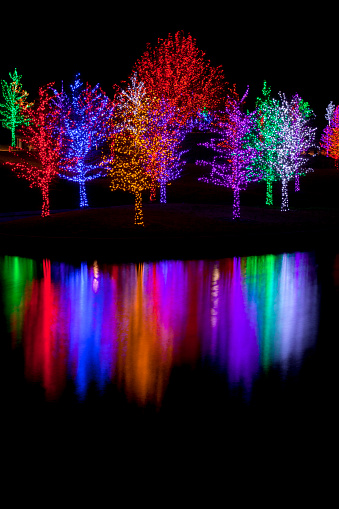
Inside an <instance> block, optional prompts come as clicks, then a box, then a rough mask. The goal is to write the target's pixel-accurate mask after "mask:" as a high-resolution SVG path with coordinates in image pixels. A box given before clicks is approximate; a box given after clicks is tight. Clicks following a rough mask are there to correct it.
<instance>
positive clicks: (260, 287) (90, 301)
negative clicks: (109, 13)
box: [0, 253, 319, 407]
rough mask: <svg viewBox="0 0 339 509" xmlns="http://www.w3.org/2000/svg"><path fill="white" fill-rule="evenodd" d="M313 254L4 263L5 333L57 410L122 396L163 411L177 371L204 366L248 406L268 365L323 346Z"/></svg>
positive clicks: (284, 367) (281, 364)
mask: <svg viewBox="0 0 339 509" xmlns="http://www.w3.org/2000/svg"><path fill="white" fill-rule="evenodd" d="M315 267H316V266H315V263H314V260H313V258H312V255H311V254H309V253H294V254H283V255H267V256H251V257H247V258H228V259H222V260H217V261H208V260H205V261H160V262H152V263H142V264H119V265H104V264H98V263H97V262H94V263H93V265H88V264H87V263H81V264H80V265H79V266H72V265H69V264H67V263H59V262H51V261H50V260H43V261H42V262H38V261H35V260H29V259H25V258H19V257H9V256H6V257H2V258H0V281H1V286H2V301H3V304H4V306H3V307H4V314H5V323H6V327H7V334H9V335H10V337H11V341H12V348H13V350H18V349H21V350H22V352H23V357H24V370H25V374H24V376H25V379H26V381H27V382H28V383H37V384H40V385H41V386H42V387H43V389H44V393H45V398H46V400H47V401H57V400H58V399H59V398H60V397H61V396H62V394H63V391H64V390H65V387H66V385H67V383H68V382H69V380H71V381H72V383H73V384H74V386H75V391H76V395H77V398H78V399H79V400H85V399H86V397H87V393H88V390H89V387H90V386H92V385H93V384H94V385H95V387H96V390H97V391H98V393H102V392H103V391H105V389H106V388H107V386H108V385H112V384H113V385H114V387H116V388H117V389H118V390H119V391H120V392H121V393H123V394H124V396H125V397H126V398H127V399H128V401H131V402H137V403H138V404H139V405H141V406H144V405H147V404H152V405H155V406H157V407H160V406H161V403H162V400H163V397H164V394H165V392H166V389H167V387H168V385H169V383H170V376H171V373H172V370H173V368H174V367H177V366H190V367H192V368H194V367H195V366H198V365H199V366H200V367H201V366H206V367H208V368H211V369H213V370H214V371H215V372H217V373H219V374H222V375H223V377H224V380H225V383H226V384H228V386H229V387H236V388H239V387H241V388H242V390H243V391H244V393H245V394H247V395H250V393H251V388H252V385H253V383H254V381H255V379H256V377H257V376H258V375H259V374H260V373H263V372H265V371H267V370H269V369H270V368H271V367H272V366H273V367H277V368H278V369H279V370H280V371H281V373H282V374H284V373H285V374H287V372H288V371H289V370H291V369H292V370H296V369H298V366H299V364H300V362H301V361H302V358H303V356H304V353H305V351H306V350H308V349H310V348H312V347H313V346H314V345H315V342H316V337H317V332H318V320H319V295H318V293H319V291H318V285H317V275H316V268H315Z"/></svg>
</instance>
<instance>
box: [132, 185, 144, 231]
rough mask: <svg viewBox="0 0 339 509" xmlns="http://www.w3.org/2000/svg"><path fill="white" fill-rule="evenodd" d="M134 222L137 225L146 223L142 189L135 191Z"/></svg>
mask: <svg viewBox="0 0 339 509" xmlns="http://www.w3.org/2000/svg"><path fill="white" fill-rule="evenodd" d="M134 199H135V202H134V224H135V225H137V226H145V225H144V216H143V212H142V194H141V191H135V193H134Z"/></svg>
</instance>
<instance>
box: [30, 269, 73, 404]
mask: <svg viewBox="0 0 339 509" xmlns="http://www.w3.org/2000/svg"><path fill="white" fill-rule="evenodd" d="M58 318H59V303H58V295H57V293H56V292H55V290H54V286H53V283H52V281H51V262H50V261H49V260H44V261H43V278H42V279H41V280H34V281H33V284H32V288H31V294H30V295H29V298H28V299H27V300H26V302H25V317H24V326H23V338H24V341H23V345H24V351H25V376H26V378H27V380H29V381H32V382H37V381H41V382H42V386H43V388H44V389H45V394H46V399H47V400H53V399H57V398H58V397H59V396H60V394H61V393H62V391H63V389H64V387H65V385H66V369H67V362H66V361H67V349H66V346H65V342H64V331H63V325H64V324H63V322H60V321H59V320H58Z"/></svg>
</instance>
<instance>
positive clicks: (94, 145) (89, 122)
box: [58, 75, 114, 207]
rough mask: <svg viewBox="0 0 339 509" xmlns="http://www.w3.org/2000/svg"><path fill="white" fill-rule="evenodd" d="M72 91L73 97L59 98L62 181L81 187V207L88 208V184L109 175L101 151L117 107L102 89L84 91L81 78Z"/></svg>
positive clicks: (60, 96) (85, 88)
mask: <svg viewBox="0 0 339 509" xmlns="http://www.w3.org/2000/svg"><path fill="white" fill-rule="evenodd" d="M70 88H71V94H70V97H68V96H67V95H66V94H65V93H64V92H62V93H61V94H59V96H58V97H59V105H60V107H61V109H62V110H63V115H62V120H61V123H60V130H61V132H62V139H63V143H62V151H61V164H60V167H61V171H60V177H61V178H65V179H67V180H70V181H72V182H77V183H78V184H79V190H80V207H88V199H87V192H86V183H87V182H89V181H91V180H93V179H96V178H99V177H102V176H104V175H106V166H105V164H102V151H103V149H104V147H105V143H106V141H107V138H108V135H109V132H110V130H111V128H112V124H111V115H112V113H113V111H114V103H113V102H112V101H111V100H110V99H109V98H108V97H107V96H106V94H105V93H104V92H103V91H102V90H101V89H100V87H99V85H96V86H95V87H94V88H92V87H91V86H90V85H89V84H88V83H86V86H85V87H83V84H82V83H81V81H80V78H79V75H77V76H76V79H75V81H74V84H73V85H71V87H70Z"/></svg>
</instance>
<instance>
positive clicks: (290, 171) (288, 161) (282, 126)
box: [275, 92, 316, 212]
mask: <svg viewBox="0 0 339 509" xmlns="http://www.w3.org/2000/svg"><path fill="white" fill-rule="evenodd" d="M279 97H280V101H279V107H278V117H277V118H278V124H279V131H278V137H277V148H276V150H277V158H276V161H275V164H276V171H277V173H278V175H279V176H280V180H281V182H282V200H281V211H283V212H285V211H288V210H289V205H288V182H289V181H290V180H291V179H292V178H295V177H296V176H297V175H300V174H303V173H306V172H307V171H310V170H311V168H310V167H309V165H308V163H309V159H310V157H309V151H310V149H311V147H312V146H314V144H315V132H316V128H314V127H312V126H311V125H310V115H305V114H303V113H302V112H301V111H300V104H301V99H300V97H299V96H298V94H295V95H294V96H293V97H292V99H291V100H288V99H287V98H286V96H285V94H283V93H281V92H279Z"/></svg>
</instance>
